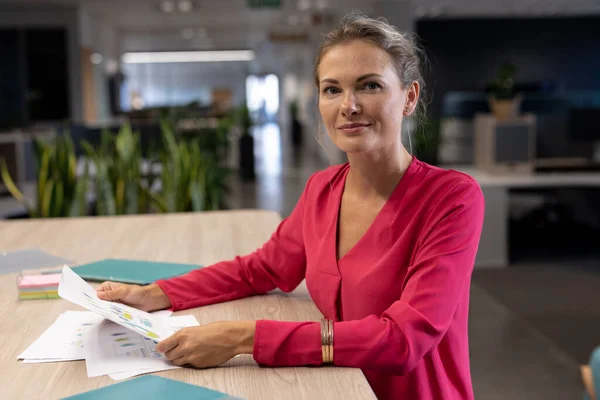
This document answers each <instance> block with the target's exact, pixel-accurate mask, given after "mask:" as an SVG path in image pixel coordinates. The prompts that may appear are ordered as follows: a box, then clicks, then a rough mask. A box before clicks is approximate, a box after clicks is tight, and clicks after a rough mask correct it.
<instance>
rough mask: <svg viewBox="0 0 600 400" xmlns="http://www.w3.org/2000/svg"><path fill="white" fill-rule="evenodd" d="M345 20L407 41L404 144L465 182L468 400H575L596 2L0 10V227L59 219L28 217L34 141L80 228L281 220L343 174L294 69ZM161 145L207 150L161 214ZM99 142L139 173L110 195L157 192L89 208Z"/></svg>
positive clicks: (596, 171) (97, 0)
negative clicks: (333, 170) (413, 74)
mask: <svg viewBox="0 0 600 400" xmlns="http://www.w3.org/2000/svg"><path fill="white" fill-rule="evenodd" d="M352 10H360V11H363V12H365V13H367V14H369V15H372V16H382V17H385V18H386V19H387V20H388V21H389V22H391V23H392V24H394V25H395V26H397V27H398V28H399V29H401V30H405V31H409V32H414V33H416V34H417V35H418V37H419V38H420V43H421V45H422V46H423V47H424V48H425V50H426V54H427V56H428V62H427V65H426V82H427V86H428V90H429V101H428V114H427V119H426V120H425V121H423V123H421V124H420V125H418V124H417V123H416V121H408V122H407V124H406V126H405V128H406V129H405V131H406V132H403V141H404V142H405V144H406V145H407V146H409V147H410V148H411V151H412V152H413V154H414V155H415V156H416V157H417V158H419V159H420V160H423V161H425V162H428V163H430V164H433V165H436V166H439V167H442V168H454V169H457V170H461V171H464V172H466V173H468V174H470V175H471V176H473V177H474V178H475V179H476V180H477V181H478V182H479V184H480V185H481V187H482V191H483V193H484V196H485V199H486V215H485V222H484V230H483V233H482V238H481V244H480V248H479V253H478V256H477V261H476V265H475V270H474V272H473V279H472V291H471V315H470V326H469V338H470V346H471V370H472V376H473V385H474V390H475V395H476V397H477V398H482V399H506V398H514V399H517V398H522V399H572V398H578V396H581V395H582V393H583V391H584V385H583V382H582V376H581V366H582V365H586V364H588V363H589V360H590V355H591V353H592V351H593V350H594V349H595V348H596V346H598V345H599V344H600V340H599V338H600V309H599V308H598V304H599V302H598V300H599V299H600V297H599V295H598V293H599V291H598V290H597V288H598V287H599V286H600V251H599V249H600V246H599V245H598V240H599V238H600V127H599V124H598V121H600V29H599V28H598V26H600V3H598V2H594V1H586V0H549V1H537V0H523V1H519V2H516V1H515V2H506V1H502V0H484V1H475V0H461V1H456V2H444V1H440V0H376V1H375V0H219V1H211V0H156V1H152V0H129V1H117V0H61V1H43V0H19V1H16V0H0V93H1V95H0V158H1V159H3V160H4V163H5V164H4V165H5V166H4V171H5V173H4V174H3V176H6V175H8V176H10V178H11V181H12V183H13V184H14V185H12V186H14V187H15V188H16V189H17V190H18V191H19V193H22V194H23V196H24V197H25V198H27V199H29V200H30V205H32V209H28V208H27V207H26V206H25V205H24V204H23V203H22V202H21V201H19V199H18V198H17V197H16V196H15V195H14V190H13V191H11V190H10V188H9V186H11V185H7V183H6V180H0V219H4V220H9V219H18V218H19V219H20V218H33V217H37V218H45V217H65V218H68V211H67V210H70V209H71V208H70V207H69V204H57V203H52V204H54V205H55V206H56V207H50V208H51V209H48V208H46V209H44V207H41V206H40V204H39V203H40V202H39V201H37V199H39V198H40V197H39V190H40V189H39V175H40V170H41V168H42V167H41V164H40V157H39V149H38V148H37V147H36V146H37V145H36V143H37V141H39V142H42V143H46V145H47V146H48V147H47V148H48V149H57V148H60V149H62V150H61V151H65V152H67V154H68V155H69V156H70V155H72V156H73V157H74V159H75V160H76V165H75V166H74V167H73V168H72V169H70V170H69V172H68V173H72V174H74V179H75V181H83V180H84V179H86V180H87V181H88V182H89V183H90V185H88V186H86V189H87V193H86V196H85V207H84V210H83V211H82V213H81V214H80V215H86V216H89V217H95V216H101V215H113V214H116V215H119V214H131V213H160V212H192V211H200V212H212V211H214V210H227V209H248V208H250V209H268V210H273V211H276V212H278V213H279V214H280V215H281V216H282V217H286V216H287V215H289V214H290V212H291V211H292V209H293V207H294V205H295V203H296V201H297V200H298V198H299V196H300V194H301V192H302V190H303V187H304V184H305V182H306V180H307V179H308V178H309V176H310V175H311V174H312V173H314V172H316V171H318V170H320V169H323V168H327V167H328V166H329V165H332V164H338V163H342V162H344V161H345V156H344V154H342V153H340V152H339V151H338V150H336V149H335V147H334V146H333V144H332V143H331V142H330V141H329V140H328V138H327V135H326V134H325V133H324V127H323V126H322V123H321V121H320V117H319V115H318V110H317V92H316V88H315V85H314V79H313V57H314V50H315V49H316V47H317V44H318V41H319V38H320V36H321V35H322V34H324V33H326V32H327V31H328V30H329V29H331V28H332V27H333V26H334V25H335V24H336V23H337V22H338V21H339V20H340V19H341V17H342V16H343V15H345V14H346V13H348V12H350V11H352ZM168 130H171V131H173V132H174V135H175V136H176V139H177V140H179V141H181V142H182V143H184V145H183V147H185V151H186V154H188V155H190V157H191V158H192V159H193V158H194V157H195V156H199V155H202V157H203V158H202V159H204V157H205V154H206V152H208V153H210V155H209V156H207V157H206V159H207V160H209V161H206V164H202V165H203V166H204V167H203V168H205V169H206V171H211V172H210V179H207V180H206V182H208V181H210V183H206V182H205V183H204V184H205V185H206V186H205V187H204V192H203V193H204V194H205V196H203V201H202V202H201V204H198V202H197V201H196V202H195V201H194V199H189V198H188V199H183V200H182V202H181V204H177V205H170V204H167V203H168V202H167V201H161V200H164V199H166V198H167V197H168V190H169V188H170V187H171V186H169V185H168V184H167V182H164V179H166V176H165V175H164V174H163V173H162V171H163V170H164V169H167V168H171V167H173V165H172V163H169V156H170V155H171V156H172V154H171V153H169V149H168V148H167V147H168V146H166V145H165V143H164V140H165V131H168ZM65 136H66V137H68V138H69V143H70V144H65V142H64V141H63V142H60V140H59V139H57V138H62V137H65ZM111 140H112V141H113V142H111ZM194 140H196V141H197V142H196V143H199V145H198V146H199V149H200V150H198V149H197V148H196V147H194V146H195V145H192V144H190V143H191V142H192V141H194ZM59 142H60V143H62V144H57V143H59ZM105 143H108V145H107V146H108V147H110V146H111V144H110V143H112V144H113V145H114V146H115V149H117V147H118V146H122V147H124V148H126V149H128V150H129V151H131V152H132V154H131V155H130V156H131V157H134V158H135V160H136V162H138V161H139V164H136V165H141V168H140V169H139V170H141V172H140V171H139V170H137V172H133V175H131V178H127V179H131V182H137V183H138V184H139V181H140V180H143V182H144V185H145V186H144V185H142V186H144V188H145V189H148V190H156V193H157V195H156V196H154V197H151V198H148V199H146V200H145V201H146V203H144V204H141V201H140V202H138V203H136V204H134V205H131V204H129V205H128V204H127V201H126V198H125V197H124V198H123V199H125V200H123V199H121V201H119V200H118V199H117V201H115V200H114V198H113V199H109V200H111V201H108V203H107V201H106V199H105V198H104V197H103V196H104V195H105V194H106V193H104V192H102V191H101V190H99V189H98V187H99V186H102V185H98V182H100V180H101V179H105V180H107V181H110V180H111V179H113V180H114V179H118V177H115V176H113V175H114V174H113V175H111V172H110V171H111V170H110V168H111V167H110V165H113V164H116V163H117V161H116V160H117V158H119V157H121V156H122V155H121V154H120V153H118V151H119V150H118V149H117V150H115V151H113V152H112V153H111V152H110V151H108V152H106V151H105V150H106V148H104V147H103V146H105ZM117 143H121V144H119V145H117ZM123 143H124V144H123ZM186 143H187V144H188V145H189V147H188V146H187V145H186ZM197 150H198V152H196V151H197ZM95 157H97V158H95ZM102 157H108V159H109V160H111V157H112V161H111V162H114V163H113V164H111V163H108V164H106V165H104V164H103V165H104V167H106V168H108V170H107V169H103V167H102V166H101V164H100V161H101V158H102ZM128 157H129V156H128ZM128 159H129V158H128ZM51 160H53V161H54V162H56V163H57V165H54V166H53V165H49V166H48V165H47V168H49V170H52V168H55V169H57V170H58V169H60V168H63V167H64V168H67V169H68V168H69V167H65V166H61V165H58V163H59V159H58V158H52V159H51ZM105 161H106V160H105ZM121 161H123V160H121V159H119V160H118V162H121ZM107 165H108V166H107ZM128 167H130V165H128ZM107 171H108V172H107ZM207 174H209V173H208V172H207ZM207 176H208V175H207ZM124 179H125V178H124ZM136 180H137V181H136ZM161 180H163V181H161ZM127 182H129V181H127V180H126V179H125V181H124V184H125V185H126V184H127ZM203 182H204V181H203ZM94 183H96V185H94ZM171 183H172V182H171ZM112 184H115V183H114V182H113V183H112ZM73 185H75V183H74V184H73ZM142 192H143V190H142ZM48 196H50V197H51V198H52V195H51V194H49V195H48ZM54 200H55V199H54V198H52V201H54ZM73 201H74V200H73ZM107 204H108V205H107ZM32 210H33V211H35V212H32ZM34 214H35V215H34ZM0 223H2V222H1V221H0ZM0 250H1V241H0Z"/></svg>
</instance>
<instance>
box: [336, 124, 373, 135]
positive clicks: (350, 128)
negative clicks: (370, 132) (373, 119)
mask: <svg viewBox="0 0 600 400" xmlns="http://www.w3.org/2000/svg"><path fill="white" fill-rule="evenodd" d="M369 126H371V124H361V123H351V124H344V125H340V126H339V127H338V129H339V130H340V131H342V132H344V133H345V134H348V135H356V134H359V133H362V132H363V131H364V130H365V129H366V128H368V127H369Z"/></svg>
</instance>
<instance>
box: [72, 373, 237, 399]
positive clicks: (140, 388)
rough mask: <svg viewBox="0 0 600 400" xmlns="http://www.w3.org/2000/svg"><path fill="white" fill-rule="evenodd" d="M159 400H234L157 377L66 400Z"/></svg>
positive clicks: (113, 386) (204, 389)
mask: <svg viewBox="0 0 600 400" xmlns="http://www.w3.org/2000/svg"><path fill="white" fill-rule="evenodd" d="M104 399H106V400H108V399H110V400H121V399H122V400H130V399H144V400H159V399H161V400H162V399H194V400H217V399H218V400H233V399H238V400H241V399H240V398H239V397H232V396H229V395H227V394H225V393H221V392H217V391H216V390H212V389H207V388H204V387H200V386H195V385H190V384H189V383H183V382H179V381H176V380H173V379H168V378H162V377H160V376H155V375H144V376H141V377H139V378H135V379H130V380H128V381H125V382H120V383H116V384H114V385H110V386H104V387H102V388H100V389H94V390H90V391H89V392H84V393H80V394H78V395H75V396H71V397H66V398H65V399H64V400H104Z"/></svg>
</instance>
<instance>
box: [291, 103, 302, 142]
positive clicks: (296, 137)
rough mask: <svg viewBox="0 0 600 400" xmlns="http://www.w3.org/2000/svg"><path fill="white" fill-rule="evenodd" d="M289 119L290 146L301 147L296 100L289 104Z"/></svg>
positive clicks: (300, 127)
mask: <svg viewBox="0 0 600 400" xmlns="http://www.w3.org/2000/svg"><path fill="white" fill-rule="evenodd" d="M290 117H291V119H292V144H293V145H294V147H295V148H298V147H300V146H301V145H302V123H301V122H300V118H299V110H298V100H293V101H292V102H290Z"/></svg>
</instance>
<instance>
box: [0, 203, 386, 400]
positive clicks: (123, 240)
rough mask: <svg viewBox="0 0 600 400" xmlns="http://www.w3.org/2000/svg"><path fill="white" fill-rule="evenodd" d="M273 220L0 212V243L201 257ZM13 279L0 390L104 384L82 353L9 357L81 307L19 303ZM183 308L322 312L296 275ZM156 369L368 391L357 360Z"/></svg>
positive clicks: (50, 390) (207, 379)
mask: <svg viewBox="0 0 600 400" xmlns="http://www.w3.org/2000/svg"><path fill="white" fill-rule="evenodd" d="M279 221H280V218H279V216H278V215H277V214H276V213H272V212H267V211H226V212H212V213H185V214H161V215H134V216H126V217H89V218H72V219H43V220H10V221H0V251H13V250H19V249H27V248H39V249H42V250H44V251H47V252H49V253H52V254H55V255H57V256H61V257H64V258H67V259H71V260H74V261H75V262H77V263H83V262H88V261H93V260H99V259H102V258H108V257H111V258H131V259H146V260H156V261H171V262H182V263H197V264H204V265H207V264H211V263H214V262H216V261H219V260H223V259H230V258H232V257H234V256H235V255H238V254H239V255H241V254H247V253H249V252H251V251H254V250H255V249H256V248H257V247H259V246H260V245H261V244H262V243H264V242H265V241H266V240H267V239H268V238H269V237H270V235H271V233H272V232H273V231H274V230H275V228H276V227H277V225H278V223H279ZM15 279H16V274H7V275H0V321H1V322H0V344H1V346H2V351H1V352H0V388H2V389H0V391H1V393H2V395H1V396H0V397H2V398H6V399H33V398H43V399H56V398H60V397H64V396H69V395H73V394H77V393H81V392H84V391H87V390H91V389H95V388H98V387H102V386H105V385H110V384H112V383H114V382H113V381H112V379H110V378H109V377H108V376H102V377H97V378H88V377H87V375H86V368H85V361H72V362H63V363H52V364H22V363H21V361H17V355H18V354H20V353H21V352H22V351H23V350H25V349H26V348H27V347H28V346H29V345H30V344H31V343H32V342H33V341H34V340H35V339H37V338H38V337H39V336H40V335H41V334H42V333H43V331H44V330H45V329H46V328H48V327H49V326H50V325H51V324H52V323H53V322H54V321H55V320H56V318H57V317H58V316H59V314H60V313H61V312H64V311H66V310H83V309H82V308H81V307H79V306H77V305H74V304H72V303H70V302H68V301H66V300H63V299H58V300H30V301H23V302H19V301H18V300H17V290H16V287H15ZM186 314H192V315H194V316H195V317H196V319H197V320H198V322H200V323H201V324H206V323H210V322H214V321H218V320H238V319H239V320H247V319H275V320H288V321H304V320H312V321H318V320H319V319H320V318H321V317H322V315H321V313H320V312H319V311H318V310H317V308H316V307H315V305H314V304H313V302H312V300H311V299H310V297H309V295H308V292H307V291H306V287H305V286H304V284H302V285H301V286H300V287H298V289H296V290H295V291H294V292H292V293H289V294H285V293H282V292H279V291H275V292H274V293H272V294H269V295H266V296H255V297H252V298H247V299H242V300H236V301H233V302H229V303H222V304H216V305H212V306H206V307H202V308H198V309H192V310H185V311H180V312H177V313H175V315H186ZM156 374H157V375H160V376H164V377H169V378H173V379H177V380H181V381H185V382H188V383H192V384H196V385H201V386H205V387H208V388H212V389H216V390H220V391H223V392H226V393H228V394H230V395H234V396H240V397H243V398H246V399H281V398H289V399H344V400H350V399H374V398H375V396H374V394H373V392H372V390H371V388H370V386H369V384H368V382H367V381H366V379H365V377H364V375H363V374H362V372H361V371H360V370H359V369H354V368H338V367H320V368H311V367H308V368H307V367H298V368H262V367H259V366H258V365H257V364H256V363H255V362H254V360H253V359H252V357H251V356H249V355H246V356H239V357H236V358H234V359H233V360H231V361H229V362H228V363H227V364H225V365H223V366H221V367H218V368H211V369H205V370H196V369H190V368H185V369H177V370H171V371H164V372H158V373H156Z"/></svg>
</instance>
